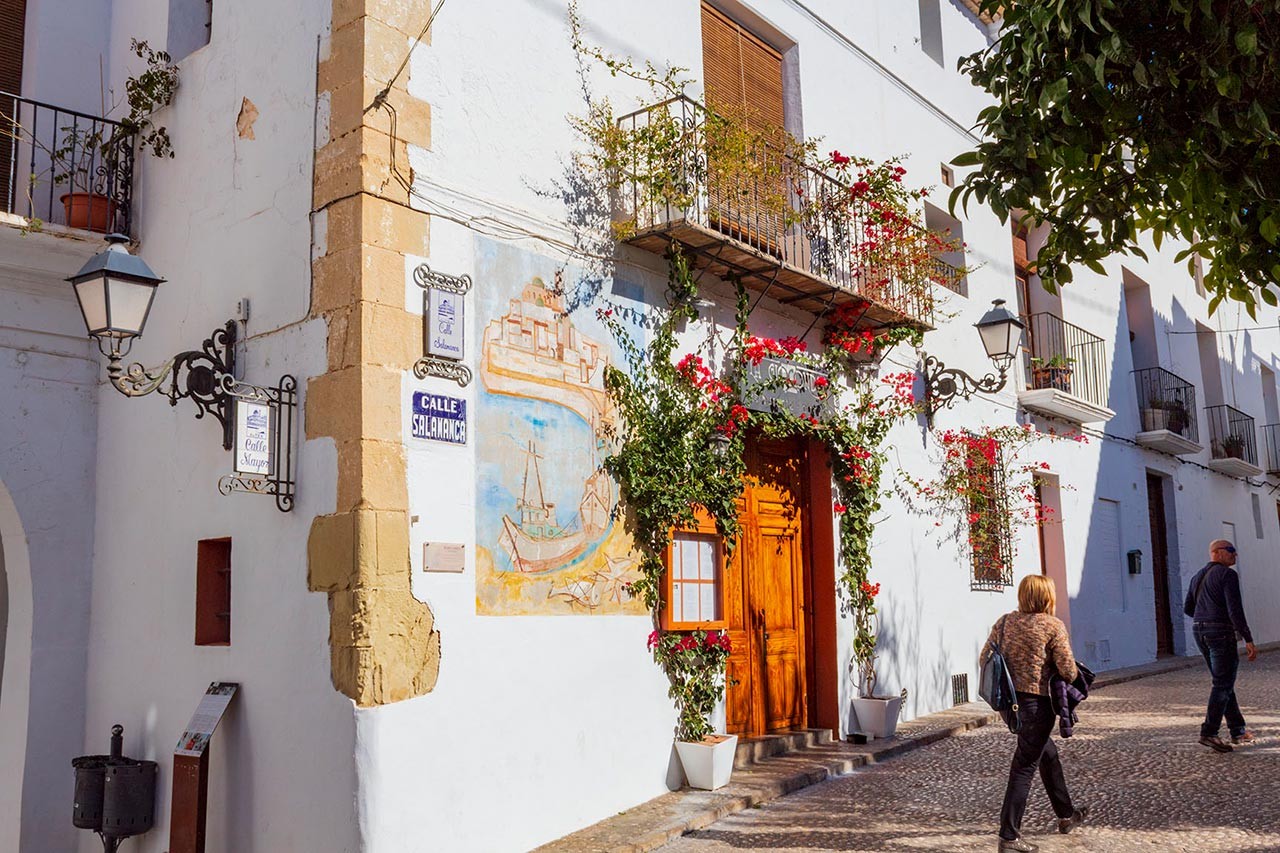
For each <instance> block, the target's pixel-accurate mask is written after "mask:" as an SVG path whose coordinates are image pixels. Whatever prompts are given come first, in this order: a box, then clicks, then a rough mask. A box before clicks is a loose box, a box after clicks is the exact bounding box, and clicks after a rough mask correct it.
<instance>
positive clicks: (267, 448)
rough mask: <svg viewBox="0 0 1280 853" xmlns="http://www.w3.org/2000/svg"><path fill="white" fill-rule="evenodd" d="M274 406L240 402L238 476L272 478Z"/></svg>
mask: <svg viewBox="0 0 1280 853" xmlns="http://www.w3.org/2000/svg"><path fill="white" fill-rule="evenodd" d="M271 446H272V441H271V404H270V403H255V402H250V401H249V400H236V440H235V451H236V459H235V465H234V470H235V472H236V473H237V474H253V475H257V476H262V477H265V476H268V475H270V474H271V461H272V459H271Z"/></svg>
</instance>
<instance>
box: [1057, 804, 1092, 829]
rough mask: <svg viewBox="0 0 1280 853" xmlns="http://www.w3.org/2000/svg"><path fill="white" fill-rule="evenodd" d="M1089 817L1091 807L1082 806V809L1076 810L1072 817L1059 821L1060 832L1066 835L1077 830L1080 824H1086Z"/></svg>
mask: <svg viewBox="0 0 1280 853" xmlns="http://www.w3.org/2000/svg"><path fill="white" fill-rule="evenodd" d="M1088 816H1089V807H1088V806H1081V807H1080V808H1078V809H1076V813H1075V814H1073V815H1072V816H1071V817H1068V818H1064V819H1062V820H1059V821H1058V832H1061V833H1062V834H1063V835H1066V834H1067V833H1068V832H1070V831H1071V830H1073V829H1075V828H1076V827H1077V826H1079V825H1080V824H1082V823H1084V821H1085V818H1087V817H1088Z"/></svg>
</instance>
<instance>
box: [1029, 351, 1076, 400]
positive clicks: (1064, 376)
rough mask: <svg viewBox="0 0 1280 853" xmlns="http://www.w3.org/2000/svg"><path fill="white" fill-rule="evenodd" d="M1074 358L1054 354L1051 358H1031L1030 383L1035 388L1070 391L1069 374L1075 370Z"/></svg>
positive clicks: (1068, 392) (1067, 392)
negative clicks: (1073, 365)
mask: <svg viewBox="0 0 1280 853" xmlns="http://www.w3.org/2000/svg"><path fill="white" fill-rule="evenodd" d="M1074 363H1075V359H1074V358H1070V357H1068V356H1065V355H1055V356H1053V357H1052V358H1048V359H1042V358H1032V359H1031V384H1032V385H1033V386H1034V387H1036V388H1055V389H1057V390H1059V391H1062V392H1064V393H1066V394H1070V393H1071V374H1072V372H1073V371H1074V370H1075V368H1073V367H1072V364H1074Z"/></svg>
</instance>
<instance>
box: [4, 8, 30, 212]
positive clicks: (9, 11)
mask: <svg viewBox="0 0 1280 853" xmlns="http://www.w3.org/2000/svg"><path fill="white" fill-rule="evenodd" d="M26 19H27V0H0V93H3V92H7V93H9V94H10V95H21V94H22V51H23V45H24V42H25V38H26V31H27V26H26ZM16 110H17V104H15V103H14V101H13V99H12V98H6V97H5V96H4V95H3V94H0V120H4V119H9V120H11V119H12V118H13V116H14V115H15V111H16ZM14 147H15V143H14V141H13V140H12V139H9V138H7V137H0V210H11V209H12V207H13V201H14V200H13V198H12V195H13V187H12V186H10V179H11V176H10V174H9V173H10V172H11V171H12V166H13V161H14V153H15V152H14Z"/></svg>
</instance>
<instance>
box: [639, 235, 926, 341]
mask: <svg viewBox="0 0 1280 853" xmlns="http://www.w3.org/2000/svg"><path fill="white" fill-rule="evenodd" d="M623 242H625V243H627V244H629V245H632V246H635V247H637V248H640V249H644V250H646V251H649V252H653V253H654V254H658V255H661V254H664V253H666V251H667V250H668V249H669V248H670V247H671V244H672V243H673V242H674V243H677V244H678V245H679V246H680V247H681V248H683V249H684V250H685V251H686V252H687V253H688V254H689V256H690V260H691V261H692V263H693V266H694V268H696V269H698V270H705V271H707V272H709V273H710V274H711V275H714V276H716V277H717V278H722V279H725V280H734V279H739V280H741V281H742V284H743V286H745V287H746V288H747V289H748V290H749V291H752V292H754V293H757V294H761V295H764V296H768V297H769V298H771V299H774V300H776V301H778V302H780V303H782V304H783V305H792V306H795V307H796V308H800V309H802V310H804V311H808V312H811V313H813V314H818V315H824V314H827V313H828V312H830V311H833V310H835V309H836V308H840V307H843V306H845V305H856V306H859V310H863V309H865V313H864V314H863V318H862V321H861V323H860V324H859V325H861V326H863V327H865V328H870V329H875V328H887V327H895V326H909V327H911V328H916V329H921V330H923V331H930V330H932V329H933V328H934V327H933V325H932V320H933V305H932V297H931V296H928V295H922V296H919V297H917V298H914V299H911V300H898V301H899V302H902V301H909V302H913V303H915V304H907V305H902V304H899V305H896V306H895V305H894V304H893V302H894V301H895V300H893V299H892V297H891V296H890V295H889V293H890V291H891V290H893V289H895V288H892V287H883V288H879V289H880V290H883V291H884V294H883V295H882V294H877V293H876V291H877V287H875V286H873V285H867V286H842V285H840V284H837V283H836V282H834V281H831V280H830V279H828V278H825V277H823V276H822V275H820V274H819V273H817V272H814V271H812V270H811V269H806V268H807V267H812V266H813V265H814V264H813V252H812V249H810V248H807V247H805V246H804V245H803V244H804V243H805V242H807V241H806V240H805V238H804V237H803V236H801V235H790V236H787V237H784V238H782V239H780V240H775V241H771V242H770V243H769V244H767V245H766V246H765V247H763V248H762V247H758V246H754V245H751V243H749V242H746V241H744V240H742V239H738V238H736V237H734V236H733V235H732V234H728V233H725V231H722V230H720V229H718V228H714V227H710V226H708V225H705V224H701V223H698V222H695V221H692V220H690V219H687V218H684V217H680V218H674V219H669V220H666V221H664V222H660V223H657V224H655V225H653V226H651V227H649V228H646V229H644V230H642V231H639V232H637V233H635V234H634V235H632V236H630V237H628V238H627V239H625V240H624V241H623ZM898 289H900V288H898ZM877 297H879V298H877Z"/></svg>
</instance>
